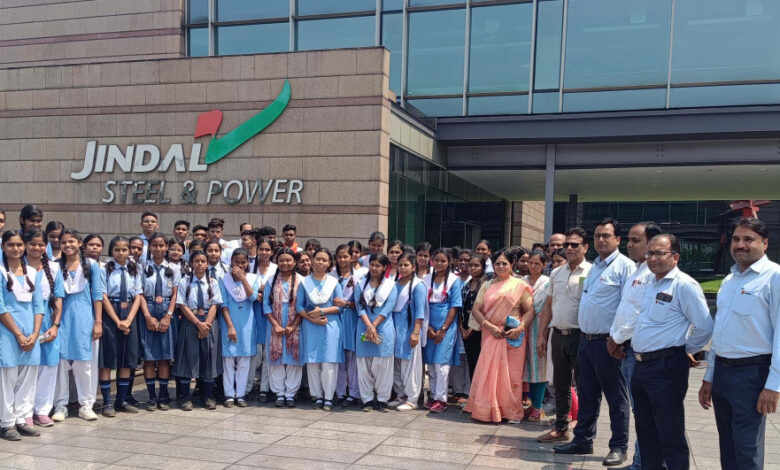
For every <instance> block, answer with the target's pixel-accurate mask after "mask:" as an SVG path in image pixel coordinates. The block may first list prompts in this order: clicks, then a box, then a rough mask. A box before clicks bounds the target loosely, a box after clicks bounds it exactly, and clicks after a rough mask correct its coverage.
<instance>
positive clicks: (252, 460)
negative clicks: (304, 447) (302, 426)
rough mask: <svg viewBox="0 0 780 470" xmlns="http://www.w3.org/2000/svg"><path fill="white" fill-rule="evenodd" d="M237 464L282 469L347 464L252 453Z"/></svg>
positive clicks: (330, 468) (336, 469)
mask: <svg viewBox="0 0 780 470" xmlns="http://www.w3.org/2000/svg"><path fill="white" fill-rule="evenodd" d="M238 465H246V466H249V467H252V468H257V467H267V468H279V469H284V470H310V469H313V468H317V469H323V470H340V469H345V468H347V467H348V466H349V464H346V463H339V462H324V461H322V460H309V459H301V458H283V457H278V456H275V455H265V454H252V455H250V456H248V457H246V458H245V459H243V460H241V461H239V462H238Z"/></svg>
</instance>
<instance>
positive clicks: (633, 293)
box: [609, 263, 655, 344]
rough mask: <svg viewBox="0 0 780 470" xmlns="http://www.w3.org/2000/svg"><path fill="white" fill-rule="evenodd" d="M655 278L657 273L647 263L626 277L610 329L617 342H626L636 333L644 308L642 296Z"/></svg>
mask: <svg viewBox="0 0 780 470" xmlns="http://www.w3.org/2000/svg"><path fill="white" fill-rule="evenodd" d="M653 278H655V274H653V273H652V272H651V271H650V269H649V268H648V267H647V263H642V264H640V265H639V268H637V270H636V271H634V274H632V275H631V276H629V278H628V279H626V283H625V284H624V285H623V292H622V294H621V296H620V304H619V305H618V308H617V312H616V313H615V320H614V321H613V322H612V328H610V330H609V334H610V336H612V339H613V340H614V341H615V342H616V343H617V344H623V343H625V342H626V341H628V340H630V339H631V337H632V336H633V335H634V328H635V327H636V320H637V318H639V312H640V310H641V308H642V297H643V296H644V294H645V290H647V286H648V285H649V284H650V282H651V281H652V280H653Z"/></svg>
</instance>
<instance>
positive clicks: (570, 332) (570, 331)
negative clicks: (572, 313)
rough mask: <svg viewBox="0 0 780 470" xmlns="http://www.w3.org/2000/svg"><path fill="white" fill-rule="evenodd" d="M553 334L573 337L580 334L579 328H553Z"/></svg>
mask: <svg viewBox="0 0 780 470" xmlns="http://www.w3.org/2000/svg"><path fill="white" fill-rule="evenodd" d="M553 332H555V333H558V334H559V335H563V336H574V335H578V334H580V333H581V331H580V329H579V328H555V327H553Z"/></svg>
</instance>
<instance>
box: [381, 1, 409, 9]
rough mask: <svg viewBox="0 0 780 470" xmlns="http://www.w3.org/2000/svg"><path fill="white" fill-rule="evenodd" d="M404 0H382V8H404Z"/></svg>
mask: <svg viewBox="0 0 780 470" xmlns="http://www.w3.org/2000/svg"><path fill="white" fill-rule="evenodd" d="M403 8H404V0H382V10H384V11H388V10H403Z"/></svg>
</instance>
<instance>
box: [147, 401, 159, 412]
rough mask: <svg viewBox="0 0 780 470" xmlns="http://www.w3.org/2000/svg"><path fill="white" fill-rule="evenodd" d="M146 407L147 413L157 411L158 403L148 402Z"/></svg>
mask: <svg viewBox="0 0 780 470" xmlns="http://www.w3.org/2000/svg"><path fill="white" fill-rule="evenodd" d="M144 406H145V407H146V410H147V411H154V410H156V409H157V402H156V401H154V400H149V401H147V402H146V403H145V404H144Z"/></svg>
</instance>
